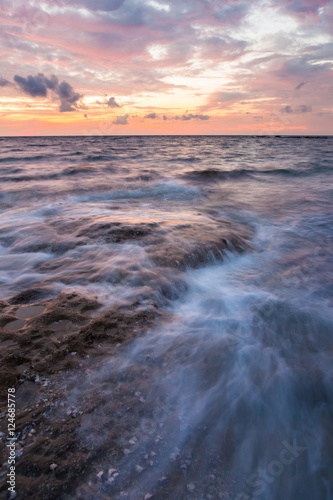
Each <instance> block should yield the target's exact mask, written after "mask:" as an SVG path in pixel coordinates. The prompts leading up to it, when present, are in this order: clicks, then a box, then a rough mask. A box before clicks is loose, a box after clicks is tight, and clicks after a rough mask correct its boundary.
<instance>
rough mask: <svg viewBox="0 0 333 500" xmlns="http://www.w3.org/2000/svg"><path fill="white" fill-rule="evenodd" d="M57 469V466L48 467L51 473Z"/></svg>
mask: <svg viewBox="0 0 333 500" xmlns="http://www.w3.org/2000/svg"><path fill="white" fill-rule="evenodd" d="M57 467H58V465H57V464H51V465H50V471H51V472H53V471H54V470H55V469H56V468H57Z"/></svg>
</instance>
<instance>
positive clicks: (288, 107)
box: [281, 106, 294, 113]
mask: <svg viewBox="0 0 333 500" xmlns="http://www.w3.org/2000/svg"><path fill="white" fill-rule="evenodd" d="M293 112H294V111H293V108H292V107H291V106H285V107H284V108H282V109H281V113H293Z"/></svg>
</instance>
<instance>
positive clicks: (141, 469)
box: [135, 465, 144, 474]
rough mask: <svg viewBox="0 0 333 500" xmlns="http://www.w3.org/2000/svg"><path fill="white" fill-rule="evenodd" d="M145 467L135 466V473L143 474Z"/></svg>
mask: <svg viewBox="0 0 333 500" xmlns="http://www.w3.org/2000/svg"><path fill="white" fill-rule="evenodd" d="M143 470H144V469H143V467H141V465H136V466H135V471H136V472H137V473H138V474H141V472H142V471H143Z"/></svg>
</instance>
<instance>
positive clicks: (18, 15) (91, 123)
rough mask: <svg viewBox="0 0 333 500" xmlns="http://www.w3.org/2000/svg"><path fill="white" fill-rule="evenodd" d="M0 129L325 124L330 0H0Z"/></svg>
mask: <svg viewBox="0 0 333 500" xmlns="http://www.w3.org/2000/svg"><path fill="white" fill-rule="evenodd" d="M0 6H1V11H0V16H1V27H0V43H1V63H0V92H1V94H0V134H1V135H77V134H79V135H81V134H82V135H93V134H98V135H117V134H275V135H277V134H281V135H282V134H333V79H332V76H333V72H332V68H333V2H332V1H327V0H283V1H282V0H281V1H279V0H258V1H257V0H254V1H241V0H229V1H223V0H220V1H219V0H193V1H189V0H187V1H186V0H146V1H145V0H73V1H63V0H44V1H34V0H25V1H23V0H20V1H18V0H0Z"/></svg>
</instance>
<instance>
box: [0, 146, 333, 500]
mask: <svg viewBox="0 0 333 500" xmlns="http://www.w3.org/2000/svg"><path fill="white" fill-rule="evenodd" d="M0 210H1V212H0V268H1V278H0V283H1V295H0V299H1V300H4V301H6V300H8V299H10V297H13V296H14V295H15V294H17V293H20V292H21V291H24V290H25V289H28V288H32V287H38V288H39V289H43V290H44V291H45V294H44V296H43V297H44V298H50V297H56V296H57V295H58V294H59V293H60V292H68V293H70V292H73V291H75V292H77V293H79V294H80V295H82V296H84V297H88V298H91V297H93V298H94V299H96V300H98V301H99V303H100V304H102V308H104V309H105V310H107V309H108V308H112V307H115V306H120V307H122V308H126V307H129V308H130V307H132V306H133V304H135V307H137V308H139V309H140V308H141V310H142V311H146V312H147V311H148V312H149V310H150V308H155V309H158V311H159V313H160V316H159V318H158V319H157V320H156V322H155V323H154V324H153V326H152V327H150V328H149V329H148V331H146V332H145V333H144V334H142V335H138V337H137V338H134V339H133V340H132V342H130V343H129V345H127V346H126V349H124V350H122V351H121V352H119V355H116V356H113V357H112V358H110V359H109V360H106V361H105V362H104V363H103V366H101V367H100V368H98V367H97V368H96V369H95V370H94V372H93V373H92V374H91V378H90V381H89V384H88V383H87V385H86V386H85V387H77V388H76V389H75V391H73V395H72V397H73V398H74V399H75V398H76V397H78V394H79V393H80V392H81V391H87V394H88V393H89V394H90V395H91V391H92V390H95V389H92V388H96V387H103V391H104V394H107V395H109V397H110V398H113V399H114V404H115V405H117V404H118V403H117V402H118V399H119V404H120V403H121V398H122V396H121V392H119V390H118V389H119V380H120V378H121V380H122V384H125V383H127V384H133V387H134V388H135V393H136V394H137V395H138V400H139V401H140V403H138V404H141V405H142V411H140V412H139V413H138V414H139V417H136V418H137V420H136V422H135V426H136V427H135V429H136V431H134V430H133V436H132V440H131V443H130V444H129V445H128V447H127V448H128V449H127V448H126V447H125V448H126V449H125V454H124V458H123V459H122V465H121V468H120V469H119V473H120V475H123V477H124V478H125V479H124V481H123V482H122V486H121V487H118V486H117V485H116V483H117V482H116V480H115V481H112V480H110V481H109V482H108V483H107V484H105V486H104V489H103V493H100V496H98V495H97V497H95V498H128V499H135V500H136V499H141V498H142V499H143V498H145V499H149V498H161V499H163V498H165V499H170V500H178V499H187V498H189V499H212V500H215V499H219V498H222V499H224V500H246V499H248V500H252V499H259V500H282V499H284V500H329V499H333V475H332V471H333V137H314V136H309V137H294V136H293V137H289V136H277V137H275V136H93V137H92V136H91V137H11V138H9V137H8V138H6V137H3V138H1V139H0ZM143 366H144V367H145V370H139V369H138V367H143ZM133 373H135V376H133ZM129 374H131V375H129ZM127 376H128V379H127V378H126V377H127ZM126 380H127V382H126ZM116 385H117V388H118V389H117V390H116V387H115V386H116ZM89 391H90V392H89ZM74 393H75V394H74ZM140 394H142V397H140ZM80 396H82V394H80ZM117 398H118V399H117ZM98 415H99V414H96V416H95V417H96V418H99V417H98ZM101 418H102V417H101ZM105 418H108V417H107V416H105V414H103V419H105ZM109 418H110V419H111V418H115V417H114V416H111V415H110V417H109ZM119 418H122V419H125V418H127V417H126V415H123V414H121V416H120V417H119ZM128 418H130V417H128ZM132 424H133V425H134V423H133V422H132V423H129V425H132ZM133 429H134V427H133ZM84 432H86V433H87V434H88V433H89V436H87V439H89V442H90V443H94V442H95V443H98V439H97V436H94V428H93V426H91V425H90V426H88V425H87V426H86V430H85V429H84V427H83V428H82V433H81V434H82V436H83V435H84ZM140 432H141V437H142V436H144V438H143V437H142V438H141V439H139V438H138V434H140ZM82 436H81V437H82ZM129 437H131V436H129ZM96 446H97V444H96ZM101 460H102V458H101ZM150 462H151V463H150ZM112 474H113V473H112ZM117 474H118V473H117ZM170 478H171V479H170ZM168 481H169V482H168ZM170 481H171V482H170ZM164 482H168V487H167V488H166V487H164V486H163V484H164ZM124 485H125V486H126V487H125V486H124ZM154 495H155V496H154ZM73 498H74V497H73ZM87 498H88V496H87Z"/></svg>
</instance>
